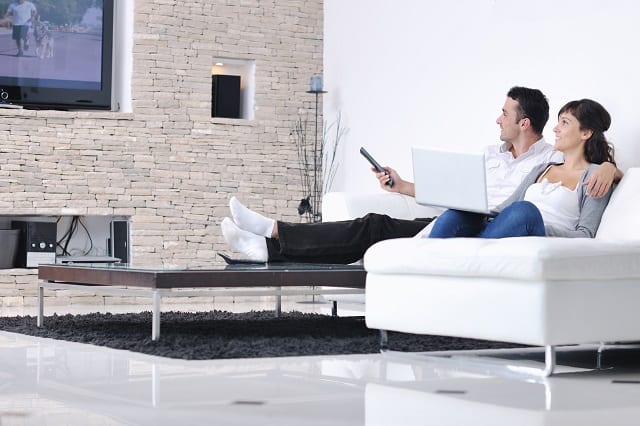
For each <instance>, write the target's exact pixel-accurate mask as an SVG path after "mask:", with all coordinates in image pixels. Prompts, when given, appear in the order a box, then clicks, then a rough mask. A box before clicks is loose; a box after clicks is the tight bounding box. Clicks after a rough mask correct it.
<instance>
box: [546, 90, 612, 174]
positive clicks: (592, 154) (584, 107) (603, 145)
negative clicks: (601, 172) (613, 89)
mask: <svg viewBox="0 0 640 426" xmlns="http://www.w3.org/2000/svg"><path fill="white" fill-rule="evenodd" d="M565 112H568V113H570V114H571V115H573V116H574V117H575V118H577V119H578V121H579V122H580V130H591V132H592V135H591V137H590V138H589V139H587V141H586V143H585V144H584V156H585V158H586V160H587V161H588V162H590V163H594V164H601V163H604V162H605V161H608V162H609V163H612V164H614V165H615V164H616V162H615V160H614V158H613V157H614V149H613V146H612V145H611V144H610V143H609V142H608V141H607V138H606V137H605V136H604V132H606V131H607V130H609V126H611V115H609V113H608V112H607V110H606V109H604V107H603V106H602V105H600V104H599V103H598V102H596V101H593V100H591V99H580V100H579V101H571V102H569V103H567V104H566V105H565V106H563V107H562V108H560V112H558V117H560V114H563V113H565Z"/></svg>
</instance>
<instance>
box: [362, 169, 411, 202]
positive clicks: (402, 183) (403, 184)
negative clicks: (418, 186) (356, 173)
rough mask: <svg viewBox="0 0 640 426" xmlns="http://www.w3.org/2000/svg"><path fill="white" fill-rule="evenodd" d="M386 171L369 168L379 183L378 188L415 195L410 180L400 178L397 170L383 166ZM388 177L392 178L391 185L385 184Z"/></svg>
mask: <svg viewBox="0 0 640 426" xmlns="http://www.w3.org/2000/svg"><path fill="white" fill-rule="evenodd" d="M384 169H385V170H386V171H387V173H379V172H378V171H377V170H376V169H375V168H373V167H372V168H371V171H372V172H373V173H375V175H376V179H378V182H379V183H380V188H382V189H384V190H385V191H388V192H399V193H400V194H404V195H410V196H412V197H415V194H416V191H415V187H414V185H413V183H412V182H407V181H406V180H404V179H402V178H401V177H400V175H399V174H398V172H396V171H395V170H394V169H392V168H391V167H386V166H385V167H384ZM389 178H391V179H393V186H389V185H387V181H388V180H389Z"/></svg>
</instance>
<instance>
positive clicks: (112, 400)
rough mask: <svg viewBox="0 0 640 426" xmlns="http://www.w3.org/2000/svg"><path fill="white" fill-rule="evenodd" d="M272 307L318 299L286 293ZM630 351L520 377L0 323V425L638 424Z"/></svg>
mask: <svg viewBox="0 0 640 426" xmlns="http://www.w3.org/2000/svg"><path fill="white" fill-rule="evenodd" d="M172 308H176V307H175V306H174V307H172ZM216 308H217V309H229V310H235V311H242V310H250V309H264V308H266V307H265V306H262V305H260V304H257V305H256V304H255V303H254V304H238V303H235V304H233V306H216ZM140 309H145V310H147V309H148V308H147V307H139V308H138V309H137V310H140ZM283 309H285V310H286V309H289V310H291V309H296V310H303V311H324V312H326V311H327V310H328V305H325V304H314V305H312V304H299V303H295V302H291V303H288V304H287V303H286V301H285V303H284V304H283ZM32 310H33V309H32V308H30V309H4V310H2V309H0V314H1V315H15V314H30V315H33V314H34V312H32ZM57 310H58V311H59V312H67V311H69V310H68V309H66V310H64V311H63V310H62V309H61V308H57ZM95 310H96V307H88V308H82V307H76V308H74V309H73V310H72V311H73V312H77V313H81V312H86V311H95ZM100 310H106V311H112V312H115V311H123V310H132V309H131V307H121V306H120V307H113V308H101V309H100ZM50 313H51V312H47V313H46V314H47V315H48V314H50ZM503 352H504V351H503ZM574 352H576V351H572V352H571V353H574ZM577 352H580V353H582V354H583V355H584V353H583V352H582V351H577ZM589 353H590V354H591V355H593V352H592V351H591V352H589ZM633 353H635V354H636V355H635V356H633V355H630V356H624V357H620V356H617V357H612V358H611V360H609V359H608V354H609V352H608V351H605V352H604V356H603V358H602V360H601V361H602V365H603V366H604V368H603V369H601V370H592V369H591V368H584V366H582V368H576V367H575V366H574V367H571V368H568V367H563V368H561V371H563V374H560V375H558V376H556V377H551V378H548V379H524V378H514V377H510V376H509V375H505V374H503V373H500V374H494V373H487V372H486V371H489V370H483V369H482V368H470V367H462V368H461V367H460V366H459V365H456V363H455V362H453V361H450V362H431V361H427V360H425V359H421V358H420V356H416V357H399V356H396V355H393V354H375V355H364V356H363V355H352V356H322V357H291V358H271V359H238V360H220V361H181V360H174V359H167V358H160V357H153V356H146V355H141V354H136V353H130V352H126V351H119V350H112V349H106V348H99V347H95V346H90V345H84V344H78V343H68V342H61V341H54V340H49V339H39V338H33V337H27V336H22V335H17V334H11V333H5V332H0V425H2V426H7V425H120V424H126V425H196V424H216V425H256V424H261V425H285V426H286V425H402V426H408V425H425V424H430V425H466V424H469V425H516V424H517V425H605V424H606V425H637V424H640V369H634V368H633V367H632V365H633V360H634V358H635V359H637V358H638V355H640V352H627V354H628V355H629V354H633ZM510 355H511V353H510ZM562 358H563V356H559V360H560V361H562ZM566 358H567V359H568V360H569V361H571V360H573V358H574V357H573V356H569V355H567V356H566ZM577 358H579V359H582V358H584V356H578V357H577ZM619 358H622V361H621V365H619V366H617V367H616V368H614V369H608V367H607V365H608V362H609V361H612V360H614V359H615V360H619ZM462 359H463V360H464V359H466V358H462ZM629 359H631V360H632V361H631V362H629V361H628V360H629ZM625 360H626V361H625ZM465 362H466V361H464V362H463V363H462V364H463V365H464V363H465ZM500 371H502V370H501V369H500Z"/></svg>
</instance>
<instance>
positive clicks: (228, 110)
mask: <svg viewBox="0 0 640 426" xmlns="http://www.w3.org/2000/svg"><path fill="white" fill-rule="evenodd" d="M211 78H212V83H211V117H225V118H240V76H239V75H223V74H215V75H213V76H211Z"/></svg>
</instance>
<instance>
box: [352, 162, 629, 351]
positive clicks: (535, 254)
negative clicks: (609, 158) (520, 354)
mask: <svg viewBox="0 0 640 426" xmlns="http://www.w3.org/2000/svg"><path fill="white" fill-rule="evenodd" d="M638 194H640V169H637V168H634V169H630V170H629V171H627V173H626V174H625V177H624V178H623V180H622V182H621V183H620V185H618V188H617V189H616V191H615V192H614V194H613V196H612V198H611V201H610V203H609V206H608V207H607V209H606V211H605V214H604V215H603V218H602V223H601V225H600V228H599V229H598V233H597V236H596V238H595V239H583V238H576V239H572V238H544V237H524V238H505V239H501V240H483V239H474V238H456V239H449V240H441V239H415V238H414V239H397V240H388V241H383V242H380V243H377V244H375V245H374V246H373V247H371V248H370V249H369V250H368V251H367V253H366V254H365V258H364V265H365V269H366V270H367V286H366V321H367V325H368V326H369V327H371V328H377V329H381V330H396V331H402V332H410V333H420V334H437V335H448V336H458V337H469V338H478V339H487V340H497V341H507V342H513V343H523V344H531V345H540V346H554V345H562V344H580V343H597V342H610V341H638V340H640V326H639V324H640V309H639V308H638V303H640V218H639V217H640V215H638V211H639V210H640V201H639V200H638Z"/></svg>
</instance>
